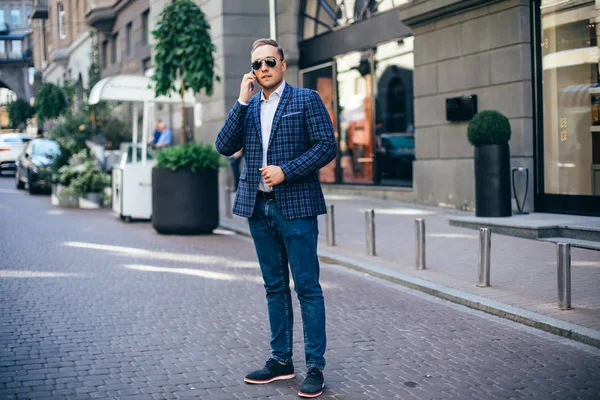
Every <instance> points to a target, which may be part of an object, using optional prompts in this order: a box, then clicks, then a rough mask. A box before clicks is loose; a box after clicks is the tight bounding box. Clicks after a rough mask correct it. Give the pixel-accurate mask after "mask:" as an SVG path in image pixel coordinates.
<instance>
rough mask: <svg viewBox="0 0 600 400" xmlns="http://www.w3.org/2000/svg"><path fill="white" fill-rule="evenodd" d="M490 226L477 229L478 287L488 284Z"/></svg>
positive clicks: (490, 242) (490, 245)
mask: <svg viewBox="0 0 600 400" xmlns="http://www.w3.org/2000/svg"><path fill="white" fill-rule="evenodd" d="M491 238H492V231H491V230H490V228H480V229H479V284H478V285H477V286H479V287H488V286H490V253H491V248H492V241H491Z"/></svg>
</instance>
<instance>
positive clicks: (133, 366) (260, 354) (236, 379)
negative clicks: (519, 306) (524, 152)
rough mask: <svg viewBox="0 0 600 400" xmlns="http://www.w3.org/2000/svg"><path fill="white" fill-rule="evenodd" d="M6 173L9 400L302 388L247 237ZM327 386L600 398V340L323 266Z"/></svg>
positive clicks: (0, 211) (336, 394) (292, 394)
mask: <svg viewBox="0 0 600 400" xmlns="http://www.w3.org/2000/svg"><path fill="white" fill-rule="evenodd" d="M13 187H14V186H13V180H12V179H10V178H0V222H1V225H0V255H1V256H0V399H2V400H4V399H38V398H45V399H96V398H106V399H115V398H116V399H178V398H196V399H232V400H234V399H265V400H266V399H273V400H274V399H293V398H297V390H298V387H299V385H300V382H301V381H302V379H303V377H304V372H305V368H304V365H303V364H304V360H303V351H302V343H301V339H302V335H301V323H300V318H299V312H298V303H297V301H296V300H294V307H295V311H296V315H297V316H298V317H297V318H296V324H295V339H294V340H295V354H296V357H295V366H296V371H297V373H298V375H297V377H296V378H295V379H293V380H289V381H280V382H276V383H274V384H270V385H260V386H252V385H247V384H244V383H243V382H242V378H243V376H244V374H245V373H246V372H248V371H250V370H252V369H255V368H259V367H261V366H262V365H263V364H264V362H265V361H266V359H267V358H268V355H269V349H268V324H267V316H266V304H265V299H264V290H263V287H262V283H261V279H260V275H259V270H258V265H257V263H256V258H255V255H254V249H253V246H252V243H251V241H250V240H249V239H246V238H243V237H240V236H236V235H231V234H229V233H228V232H226V231H220V232H219V233H218V234H216V235H211V236H202V237H197V236H188V237H180V236H161V235H158V234H156V233H155V232H154V230H153V229H152V227H151V225H150V224H148V223H132V224H126V223H123V222H121V221H119V220H118V219H117V218H116V217H115V216H114V215H113V214H112V213H110V212H109V211H108V210H96V211H90V210H77V209H59V208H55V207H52V206H51V205H50V200H49V198H48V197H47V196H30V195H28V194H26V193H23V192H17V191H16V190H13ZM322 282H323V286H324V292H325V296H326V305H327V318H328V319H327V321H328V337H329V341H328V351H327V354H326V357H327V360H328V365H327V368H326V370H325V378H326V391H325V393H324V395H323V396H322V397H323V398H337V399H394V398H398V399H521V398H523V399H540V400H548V399H561V400H562V399H600V350H599V349H596V348H592V347H589V346H586V345H583V344H580V343H576V342H573V341H569V340H567V339H563V338H559V337H556V336H553V335H550V334H546V333H544V332H540V331H537V330H535V329H531V328H527V327H524V326H522V325H519V324H515V323H512V322H509V321H506V320H503V319H499V318H495V317H491V316H489V315H487V314H484V313H481V312H477V311H473V310H470V309H467V308H464V307H461V306H457V305H454V304H452V303H448V302H445V301H442V300H439V299H435V298H432V297H429V296H426V295H424V294H421V293H419V292H414V291H411V290H408V289H405V288H402V287H398V286H395V285H393V284H390V283H388V282H384V281H381V280H378V279H375V278H372V277H369V276H365V275H364V274H359V273H356V272H353V271H350V270H347V269H345V268H342V267H338V266H333V265H323V271H322Z"/></svg>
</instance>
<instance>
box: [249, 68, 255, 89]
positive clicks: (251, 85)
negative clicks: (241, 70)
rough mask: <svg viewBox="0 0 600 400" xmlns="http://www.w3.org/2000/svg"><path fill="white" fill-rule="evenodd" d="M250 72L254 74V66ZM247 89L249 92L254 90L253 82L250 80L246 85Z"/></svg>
mask: <svg viewBox="0 0 600 400" xmlns="http://www.w3.org/2000/svg"><path fill="white" fill-rule="evenodd" d="M250 73H251V74H252V75H254V68H253V69H251V70H250ZM248 91H249V92H253V91H254V84H253V83H252V82H250V85H249V86H248Z"/></svg>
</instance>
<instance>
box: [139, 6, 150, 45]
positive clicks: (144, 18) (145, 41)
mask: <svg viewBox="0 0 600 400" xmlns="http://www.w3.org/2000/svg"><path fill="white" fill-rule="evenodd" d="M149 13H150V10H146V11H144V13H143V14H142V29H141V30H140V31H141V35H142V37H141V39H142V46H145V45H147V44H148V42H149V40H148V35H149V31H148V15H149Z"/></svg>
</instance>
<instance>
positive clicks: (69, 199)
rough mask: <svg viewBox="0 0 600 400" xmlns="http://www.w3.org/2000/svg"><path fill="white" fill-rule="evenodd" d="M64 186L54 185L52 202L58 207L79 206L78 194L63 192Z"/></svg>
mask: <svg viewBox="0 0 600 400" xmlns="http://www.w3.org/2000/svg"><path fill="white" fill-rule="evenodd" d="M63 189H64V186H62V185H52V195H51V196H50V202H51V203H52V205H53V206H57V207H79V201H78V199H77V197H76V196H71V195H67V194H65V193H63Z"/></svg>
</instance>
